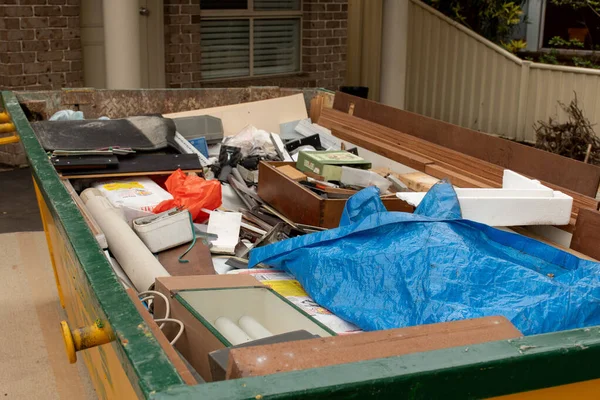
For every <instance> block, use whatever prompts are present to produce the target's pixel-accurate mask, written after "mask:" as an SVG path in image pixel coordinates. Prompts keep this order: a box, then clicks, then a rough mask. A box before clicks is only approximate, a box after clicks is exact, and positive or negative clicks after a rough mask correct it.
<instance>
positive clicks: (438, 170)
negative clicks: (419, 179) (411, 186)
mask: <svg viewBox="0 0 600 400" xmlns="http://www.w3.org/2000/svg"><path fill="white" fill-rule="evenodd" d="M425 173H426V174H428V175H431V176H434V177H436V178H440V179H448V180H449V181H450V183H452V184H453V185H455V186H458V187H462V188H491V187H493V186H490V185H487V184H485V183H482V182H481V181H478V180H476V179H473V178H470V177H468V176H466V175H463V174H460V173H458V172H455V171H451V170H449V169H446V168H444V167H441V166H439V165H436V164H431V165H427V166H425Z"/></svg>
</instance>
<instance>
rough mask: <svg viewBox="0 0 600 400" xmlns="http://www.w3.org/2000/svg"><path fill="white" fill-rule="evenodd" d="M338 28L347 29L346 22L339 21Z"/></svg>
mask: <svg viewBox="0 0 600 400" xmlns="http://www.w3.org/2000/svg"><path fill="white" fill-rule="evenodd" d="M340 28H342V29H344V28H348V20H342V21H340Z"/></svg>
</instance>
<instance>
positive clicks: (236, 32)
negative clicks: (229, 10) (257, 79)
mask: <svg viewBox="0 0 600 400" xmlns="http://www.w3.org/2000/svg"><path fill="white" fill-rule="evenodd" d="M200 44H201V48H202V59H201V64H202V66H201V71H202V78H203V79H212V78H225V77H237V76H248V75H250V21H249V20H248V19H232V20H202V21H201V23H200Z"/></svg>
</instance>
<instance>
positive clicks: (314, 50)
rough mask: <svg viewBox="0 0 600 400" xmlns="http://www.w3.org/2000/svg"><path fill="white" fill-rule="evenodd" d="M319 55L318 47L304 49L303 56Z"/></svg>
mask: <svg viewBox="0 0 600 400" xmlns="http://www.w3.org/2000/svg"><path fill="white" fill-rule="evenodd" d="M317 54H319V48H318V47H303V48H302V55H303V56H316V55H317Z"/></svg>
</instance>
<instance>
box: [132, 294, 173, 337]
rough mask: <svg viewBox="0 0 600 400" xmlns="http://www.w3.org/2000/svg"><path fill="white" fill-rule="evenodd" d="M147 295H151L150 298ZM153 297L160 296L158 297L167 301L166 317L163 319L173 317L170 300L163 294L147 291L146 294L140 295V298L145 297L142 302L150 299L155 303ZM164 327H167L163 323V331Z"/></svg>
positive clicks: (161, 326)
mask: <svg viewBox="0 0 600 400" xmlns="http://www.w3.org/2000/svg"><path fill="white" fill-rule="evenodd" d="M147 295H150V296H147ZM153 295H158V296H160V297H162V299H163V300H164V301H165V316H164V317H163V319H165V318H169V316H170V315H171V306H170V304H169V299H167V296H165V295H164V294H162V293H161V292H157V291H156V290H146V291H145V292H139V293H138V297H143V298H142V299H141V300H140V301H142V302H143V301H145V300H149V299H150V298H152V301H154V296H153ZM144 296H146V297H144ZM164 326H165V324H164V323H163V324H161V325H160V326H159V328H160V329H162V328H163V327H164Z"/></svg>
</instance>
